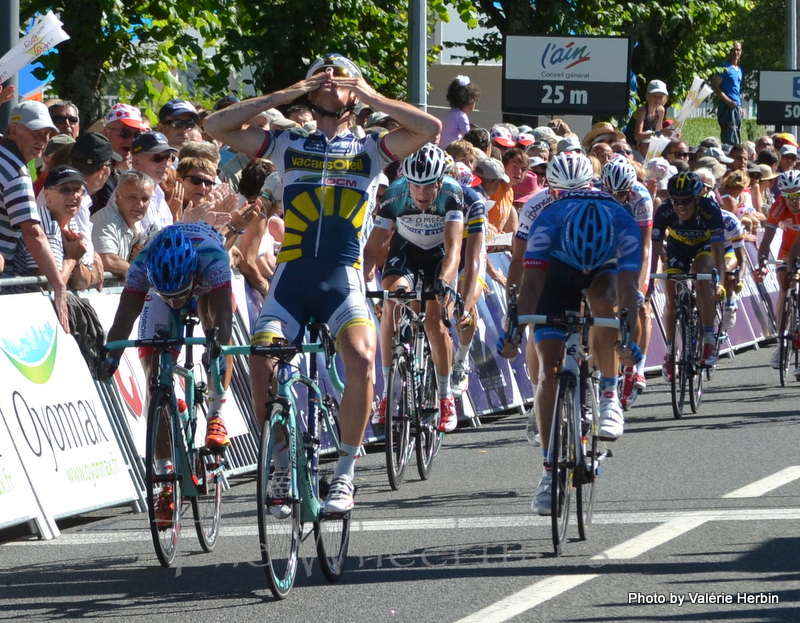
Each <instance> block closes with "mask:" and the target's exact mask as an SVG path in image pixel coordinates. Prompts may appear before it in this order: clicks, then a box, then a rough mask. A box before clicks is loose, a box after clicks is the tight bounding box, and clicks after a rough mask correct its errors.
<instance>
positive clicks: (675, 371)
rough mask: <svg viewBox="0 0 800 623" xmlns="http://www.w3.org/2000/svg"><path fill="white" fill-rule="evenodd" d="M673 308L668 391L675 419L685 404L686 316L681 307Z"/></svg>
mask: <svg viewBox="0 0 800 623" xmlns="http://www.w3.org/2000/svg"><path fill="white" fill-rule="evenodd" d="M682 305H683V303H682V302H681V303H680V304H679V308H678V309H677V310H675V319H674V321H673V332H672V347H671V349H670V365H671V366H672V378H671V379H670V393H671V396H672V415H673V417H674V418H675V419H676V420H679V419H680V418H681V417H683V409H684V406H685V405H686V374H687V371H686V358H687V356H688V352H687V349H686V338H687V333H686V316H685V311H684V309H683V307H682Z"/></svg>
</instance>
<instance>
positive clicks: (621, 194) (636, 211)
mask: <svg viewBox="0 0 800 623" xmlns="http://www.w3.org/2000/svg"><path fill="white" fill-rule="evenodd" d="M602 180H603V190H604V191H605V192H607V193H608V194H610V195H611V196H612V197H614V199H616V200H617V201H619V202H620V203H621V204H622V207H624V208H625V209H626V210H628V212H630V213H631V215H632V216H633V218H635V219H636V222H637V223H639V228H640V229H641V232H642V270H641V274H640V275H639V300H638V304H639V311H638V314H639V323H638V324H637V325H636V343H637V344H638V345H639V348H640V349H641V351H642V359H641V361H640V362H639V363H638V364H637V365H636V368H626V369H625V374H624V377H623V385H622V404H623V406H625V407H629V406H630V405H631V404H633V401H634V400H636V398H637V396H638V394H639V393H641V392H643V391H644V390H645V388H646V387H647V382H646V380H645V376H644V366H645V360H646V359H647V349H648V348H649V347H650V333H651V330H652V320H651V318H650V301H649V300H648V299H646V298H645V296H644V291H645V289H646V288H647V282H648V281H649V275H648V274H647V268H648V267H649V266H650V246H651V245H650V234H651V232H652V230H653V198H652V197H651V196H650V192H649V191H648V190H647V188H646V187H645V185H644V184H642V183H641V182H639V181H638V180H637V179H636V169H634V168H633V165H632V164H631V162H630V160H628V159H627V158H626V157H625V156H622V155H618V156H615V157H614V158H613V159H612V160H611V162H607V163H606V164H605V166H603V177H602Z"/></svg>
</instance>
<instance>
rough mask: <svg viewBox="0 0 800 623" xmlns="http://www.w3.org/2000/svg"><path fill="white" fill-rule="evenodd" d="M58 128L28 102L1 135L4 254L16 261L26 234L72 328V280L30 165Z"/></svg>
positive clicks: (0, 250) (0, 241) (0, 246)
mask: <svg viewBox="0 0 800 623" xmlns="http://www.w3.org/2000/svg"><path fill="white" fill-rule="evenodd" d="M56 132H58V129H57V128H56V127H55V126H54V125H53V122H52V121H51V120H50V113H49V112H48V110H47V107H46V106H45V105H44V104H42V103H40V102H27V101H26V102H22V103H20V104H18V105H17V106H15V107H14V109H13V110H12V111H11V118H10V122H9V124H8V129H7V130H6V135H5V136H4V137H3V139H2V141H0V254H1V255H2V256H3V258H4V261H5V263H6V264H9V265H10V264H11V262H12V261H13V260H14V256H15V255H16V253H17V247H18V245H19V242H20V240H22V242H24V243H25V246H26V247H27V248H28V250H29V251H30V252H31V255H32V256H33V258H34V259H35V260H36V264H37V265H38V266H39V268H40V270H41V271H42V274H44V275H45V276H46V277H47V281H48V282H49V283H50V287H51V288H52V289H53V296H54V302H53V304H54V305H55V309H56V314H57V315H58V319H59V322H60V323H61V326H62V327H64V330H65V331H67V332H68V333H69V318H68V312H67V286H66V285H65V284H64V280H63V279H62V278H61V272H60V271H59V269H58V266H57V265H56V261H55V259H54V258H53V253H52V251H51V250H50V244H49V243H48V241H47V236H46V235H45V233H44V231H43V230H42V228H41V226H40V225H39V211H38V210H37V209H36V201H35V199H34V195H33V182H32V181H31V176H30V174H29V173H28V168H27V166H26V163H27V162H30V161H31V160H33V159H34V158H40V157H41V156H42V153H43V152H44V148H45V147H46V146H47V141H48V139H49V138H50V135H51V134H55V133H56Z"/></svg>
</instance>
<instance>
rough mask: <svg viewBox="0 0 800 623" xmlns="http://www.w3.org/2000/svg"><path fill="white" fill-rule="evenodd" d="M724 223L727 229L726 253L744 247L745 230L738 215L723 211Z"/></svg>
mask: <svg viewBox="0 0 800 623" xmlns="http://www.w3.org/2000/svg"><path fill="white" fill-rule="evenodd" d="M722 223H723V227H724V228H725V253H728V252H731V251H733V249H741V248H742V247H744V228H743V227H742V222H741V221H740V220H739V219H738V218H736V215H735V214H732V213H731V212H728V211H727V210H723V211H722Z"/></svg>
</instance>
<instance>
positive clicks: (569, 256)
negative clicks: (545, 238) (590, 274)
mask: <svg viewBox="0 0 800 623" xmlns="http://www.w3.org/2000/svg"><path fill="white" fill-rule="evenodd" d="M561 251H562V253H563V254H564V256H565V258H566V260H567V263H569V264H570V265H571V266H573V267H574V268H577V269H579V270H594V269H596V268H600V267H601V266H602V265H603V264H605V263H606V262H608V261H609V260H610V259H611V258H612V257H614V255H615V254H616V252H617V234H616V228H615V227H614V220H613V217H612V216H611V213H610V212H609V211H608V208H606V207H605V206H604V205H603V204H602V203H600V202H598V201H595V200H594V199H581V200H579V202H578V204H577V205H576V206H575V207H574V208H572V209H571V210H570V211H569V213H568V214H567V216H566V218H565V219H564V226H563V227H562V229H561Z"/></svg>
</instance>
